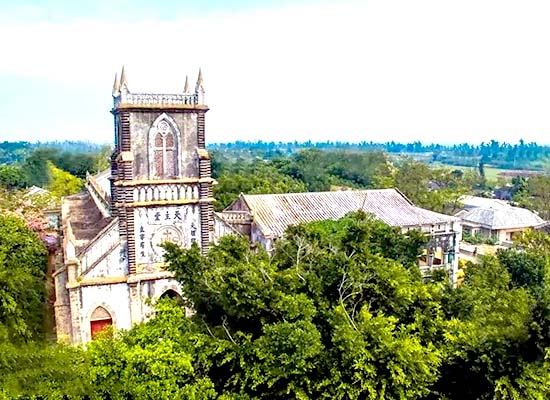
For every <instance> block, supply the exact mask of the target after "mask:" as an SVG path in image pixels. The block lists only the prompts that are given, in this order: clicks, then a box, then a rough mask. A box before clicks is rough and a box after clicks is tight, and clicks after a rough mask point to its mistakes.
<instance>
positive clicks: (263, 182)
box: [214, 161, 306, 210]
mask: <svg viewBox="0 0 550 400" xmlns="http://www.w3.org/2000/svg"><path fill="white" fill-rule="evenodd" d="M220 172H221V173H220V175H219V176H217V177H216V179H217V181H218V184H217V185H216V186H214V198H215V199H216V208H217V209H218V210H222V209H224V208H225V207H227V206H228V205H229V204H231V203H232V202H233V201H234V200H235V199H236V198H237V197H238V196H239V194H241V193H246V194H262V193H294V192H305V191H306V186H305V185H304V184H303V183H302V182H300V181H298V180H296V179H293V178H291V177H290V176H287V175H284V174H282V173H280V172H279V171H278V170H277V169H276V168H275V167H273V165H270V164H267V163H265V162H263V161H257V162H256V163H251V162H244V163H239V164H236V163H235V164H230V165H227V166H225V168H224V169H223V170H221V171H220Z"/></svg>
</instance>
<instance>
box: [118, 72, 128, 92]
mask: <svg viewBox="0 0 550 400" xmlns="http://www.w3.org/2000/svg"><path fill="white" fill-rule="evenodd" d="M120 92H124V93H128V92H130V91H129V90H128V81H127V80H126V72H125V71H124V65H123V66H122V72H121V73H120Z"/></svg>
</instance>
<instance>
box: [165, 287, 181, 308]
mask: <svg viewBox="0 0 550 400" xmlns="http://www.w3.org/2000/svg"><path fill="white" fill-rule="evenodd" d="M160 298H161V299H171V300H174V301H175V302H176V303H177V304H179V305H180V306H183V305H184V304H183V303H184V302H183V297H181V295H180V294H179V293H178V292H176V291H175V290H172V289H168V290H167V291H166V292H164V293H163V294H162V295H161V296H160Z"/></svg>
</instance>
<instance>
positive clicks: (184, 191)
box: [133, 183, 200, 202]
mask: <svg viewBox="0 0 550 400" xmlns="http://www.w3.org/2000/svg"><path fill="white" fill-rule="evenodd" d="M199 198H200V196H199V186H198V185H196V184H184V183H173V184H164V185H154V186H153V185H144V186H139V187H135V188H134V196H133V199H134V202H142V201H162V200H168V201H170V200H199Z"/></svg>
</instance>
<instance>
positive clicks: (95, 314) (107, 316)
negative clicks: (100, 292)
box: [88, 304, 114, 339]
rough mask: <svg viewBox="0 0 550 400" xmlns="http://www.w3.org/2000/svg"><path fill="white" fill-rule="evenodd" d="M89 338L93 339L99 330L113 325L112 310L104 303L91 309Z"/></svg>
mask: <svg viewBox="0 0 550 400" xmlns="http://www.w3.org/2000/svg"><path fill="white" fill-rule="evenodd" d="M88 319H89V321H90V339H95V338H96V337H97V336H98V334H99V333H100V332H102V331H103V330H105V329H107V328H108V327H109V326H113V325H114V315H113V311H112V310H111V309H110V307H108V306H107V305H106V304H100V305H97V306H96V307H94V308H92V309H91V313H90V316H89V318H88Z"/></svg>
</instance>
